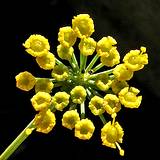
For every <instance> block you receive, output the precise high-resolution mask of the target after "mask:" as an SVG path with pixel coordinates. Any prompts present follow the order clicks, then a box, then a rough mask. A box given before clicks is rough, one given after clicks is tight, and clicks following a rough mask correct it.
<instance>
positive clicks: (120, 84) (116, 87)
mask: <svg viewBox="0 0 160 160" xmlns="http://www.w3.org/2000/svg"><path fill="white" fill-rule="evenodd" d="M128 86H129V85H128V83H127V82H126V81H118V80H117V79H114V80H113V81H112V84H111V88H112V91H113V92H114V93H115V94H117V93H118V92H120V91H121V90H122V89H123V88H124V87H128Z"/></svg>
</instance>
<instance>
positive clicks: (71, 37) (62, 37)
mask: <svg viewBox="0 0 160 160" xmlns="http://www.w3.org/2000/svg"><path fill="white" fill-rule="evenodd" d="M76 39H77V37H76V34H75V33H74V31H73V29H72V28H71V27H70V26H66V27H62V28H60V29H59V33H58V41H59V42H60V44H61V45H63V46H64V47H71V46H73V45H74V44H75V42H76Z"/></svg>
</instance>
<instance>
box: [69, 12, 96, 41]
mask: <svg viewBox="0 0 160 160" xmlns="http://www.w3.org/2000/svg"><path fill="white" fill-rule="evenodd" d="M72 28H73V30H74V32H75V33H76V35H77V37H79V38H85V37H90V36H91V35H92V33H93V32H94V23H93V20H92V18H90V16H89V15H88V14H79V15H77V16H74V18H73V19H72Z"/></svg>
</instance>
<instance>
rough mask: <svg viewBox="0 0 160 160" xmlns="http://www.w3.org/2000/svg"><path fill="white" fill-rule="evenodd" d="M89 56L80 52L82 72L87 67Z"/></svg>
mask: <svg viewBox="0 0 160 160" xmlns="http://www.w3.org/2000/svg"><path fill="white" fill-rule="evenodd" d="M86 63H87V56H84V55H83V54H82V53H81V54H80V72H82V71H83V70H84V69H85V68H86Z"/></svg>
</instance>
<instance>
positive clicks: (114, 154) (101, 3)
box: [0, 0, 160, 160]
mask: <svg viewBox="0 0 160 160" xmlns="http://www.w3.org/2000/svg"><path fill="white" fill-rule="evenodd" d="M159 8H160V0H141V1H139V0H121V1H120V0H52V1H51V0H50V1H45V0H44V1H37V0H32V1H30V0H24V1H17V0H15V1H14V2H13V1H11V0H10V1H6V2H5V3H1V24H0V25H1V57H0V58H1V63H0V64H1V103H0V153H2V152H3V150H4V149H5V148H6V147H7V146H8V145H9V144H10V143H11V142H12V141H13V140H14V138H16V136H17V135H18V134H19V133H20V132H21V131H22V130H23V129H24V128H25V126H26V125H27V124H28V123H29V122H30V121H31V120H32V118H33V117H34V115H35V111H34V110H33V108H32V106H31V103H30V98H31V97H32V96H33V94H34V92H32V91H30V92H23V91H21V90H19V89H17V88H16V87H15V76H16V75H17V74H18V73H19V72H21V71H25V70H27V71H29V72H31V73H33V75H36V76H41V77H42V76H43V77H45V76H48V75H50V72H48V71H44V70H42V69H40V68H39V67H38V65H37V64H36V63H35V61H34V59H33V58H32V57H31V56H30V55H29V54H26V53H25V51H24V48H23V46H22V43H24V41H25V40H26V39H27V38H28V37H29V36H30V35H31V34H35V33H37V34H41V35H43V36H45V37H47V38H48V39H49V42H50V45H51V51H52V52H53V53H55V51H56V46H57V44H58V42H57V34H58V30H59V28H60V27H62V26H66V25H71V20H72V18H73V16H75V15H78V14H80V13H87V14H89V15H90V16H91V17H92V18H93V20H94V24H95V32H94V34H93V35H92V37H93V38H95V40H96V41H98V40H99V39H101V38H102V37H104V36H108V35H110V36H113V37H114V38H115V39H116V40H117V42H118V45H117V47H118V50H119V52H120V54H121V59H122V58H123V56H124V55H125V54H126V53H127V52H128V51H129V50H131V49H139V48H140V46H146V47H147V53H148V56H149V64H148V65H146V66H145V68H144V69H143V70H141V71H138V72H136V73H135V74H134V77H133V79H132V80H131V81H129V84H130V85H132V86H134V87H136V88H138V89H140V90H141V95H142V96H143V101H142V104H141V106H140V108H139V109H127V108H123V109H122V111H121V112H120V113H119V114H118V121H119V122H120V124H121V125H122V127H123V129H124V132H125V134H124V143H123V144H122V145H121V146H122V148H123V149H124V150H125V156H124V157H120V156H119V153H118V151H117V149H116V150H114V149H110V148H108V147H105V146H102V145H101V140H100V129H101V128H102V123H101V122H100V120H99V119H94V123H95V126H96V130H95V133H94V136H93V137H92V139H91V140H89V141H81V140H79V139H77V138H75V137H74V133H73V132H72V131H69V130H67V129H65V128H63V127H62V126H61V119H60V118H61V116H62V114H61V113H59V112H58V113H57V114H56V116H57V125H56V127H55V128H54V129H53V131H52V132H50V133H49V134H47V135H45V134H41V133H37V132H34V133H33V134H32V135H31V136H30V137H29V138H28V139H27V140H26V141H25V142H24V143H23V144H22V145H21V146H20V148H19V149H18V150H17V151H16V152H15V153H14V154H13V155H12V156H11V157H10V158H9V159H10V160H29V159H33V158H34V159H56V160H57V159H63V158H65V159H70V160H72V159H74V160H80V159H92V160H94V159H99V160H107V159H108V160H120V159H125V160H132V159H134V160H135V159H144V158H149V159H155V157H157V156H158V152H157V150H156V147H155V145H156V144H157V145H158V141H159V137H158V133H159V132H158V129H159V123H158V122H159V120H158V111H159V107H160V101H159V100H160V92H159V91H160V85H159V81H160V70H159V67H160V9H159ZM2 9H3V10H2ZM55 54H56V53H55ZM157 148H158V147H157Z"/></svg>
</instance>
